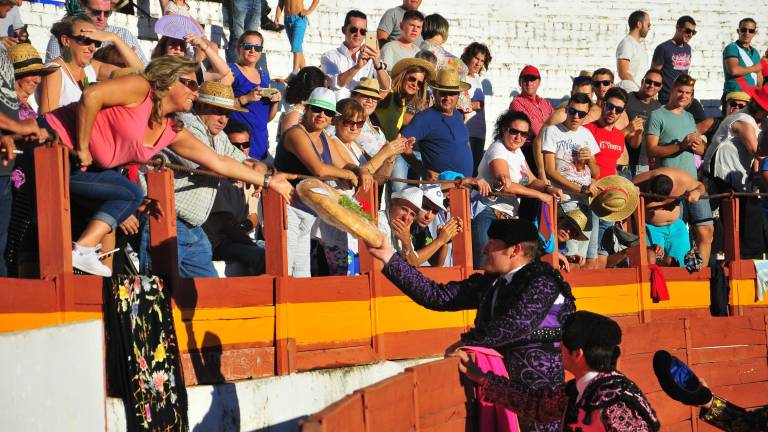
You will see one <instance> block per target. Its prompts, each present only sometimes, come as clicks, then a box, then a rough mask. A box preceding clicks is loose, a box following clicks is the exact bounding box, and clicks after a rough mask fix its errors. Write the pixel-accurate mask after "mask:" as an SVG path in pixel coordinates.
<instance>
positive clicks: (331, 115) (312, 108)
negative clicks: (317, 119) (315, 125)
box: [309, 105, 336, 118]
mask: <svg viewBox="0 0 768 432" xmlns="http://www.w3.org/2000/svg"><path fill="white" fill-rule="evenodd" d="M309 110H310V111H312V112H313V113H315V114H320V113H323V114H325V116H326V117H328V118H334V117H336V111H334V110H331V109H325V108H323V107H319V106H317V105H310V106H309Z"/></svg>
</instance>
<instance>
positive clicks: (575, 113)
mask: <svg viewBox="0 0 768 432" xmlns="http://www.w3.org/2000/svg"><path fill="white" fill-rule="evenodd" d="M565 112H566V114H568V115H569V116H573V117H576V118H579V119H583V118H584V117H586V116H587V114H589V113H588V112H587V111H580V110H577V109H576V108H574V107H568V108H567V109H566V110H565Z"/></svg>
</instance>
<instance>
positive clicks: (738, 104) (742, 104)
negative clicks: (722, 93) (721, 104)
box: [728, 100, 747, 109]
mask: <svg viewBox="0 0 768 432" xmlns="http://www.w3.org/2000/svg"><path fill="white" fill-rule="evenodd" d="M728 106H729V107H731V108H738V109H742V108H744V107H745V106H747V104H746V103H745V102H736V101H733V100H732V101H728Z"/></svg>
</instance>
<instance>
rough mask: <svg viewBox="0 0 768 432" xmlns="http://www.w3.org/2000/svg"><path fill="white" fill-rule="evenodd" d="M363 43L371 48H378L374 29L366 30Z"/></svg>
mask: <svg viewBox="0 0 768 432" xmlns="http://www.w3.org/2000/svg"><path fill="white" fill-rule="evenodd" d="M365 44H366V45H368V46H369V47H371V48H373V49H379V41H378V40H376V31H375V30H374V31H370V30H368V32H367V33H365Z"/></svg>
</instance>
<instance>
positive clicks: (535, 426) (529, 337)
mask: <svg viewBox="0 0 768 432" xmlns="http://www.w3.org/2000/svg"><path fill="white" fill-rule="evenodd" d="M538 249H539V233H538V231H537V230H536V228H535V227H534V226H533V224H532V223H531V222H529V221H526V220H523V219H507V220H501V219H499V220H495V221H493V222H492V223H491V226H490V227H489V228H488V242H487V243H486V244H485V248H484V250H483V254H484V255H485V262H484V264H483V266H484V270H485V273H484V274H480V273H476V274H473V275H472V276H470V277H469V278H468V279H465V280H463V281H457V282H450V283H447V284H441V283H438V282H435V281H433V280H430V279H428V278H427V277H426V276H424V275H423V274H421V273H420V272H419V271H418V270H416V269H415V268H414V267H413V266H411V265H409V264H408V263H407V262H406V261H405V260H404V259H403V258H402V257H401V256H400V255H397V254H395V251H394V250H393V249H392V248H391V247H390V246H389V242H388V239H387V238H385V241H384V243H383V244H382V246H381V247H380V248H369V250H370V253H371V255H372V256H373V257H374V258H377V259H379V260H381V261H382V262H384V268H383V269H382V272H383V273H384V276H386V277H387V279H389V280H390V281H391V282H392V283H393V284H395V286H397V287H398V288H400V289H401V290H402V291H403V292H404V293H405V294H406V295H408V296H409V297H410V298H412V299H413V300H414V301H416V302H417V303H418V304H420V305H422V306H424V307H426V308H429V309H432V310H440V311H458V310H467V309H476V310H477V316H476V318H475V326H474V328H472V329H470V330H469V331H468V332H466V333H464V334H463V335H462V336H461V344H463V345H474V346H481V347H487V348H493V349H495V350H497V351H498V352H499V353H500V354H502V356H503V357H504V365H505V366H506V368H507V371H508V373H509V376H510V380H511V381H512V382H514V383H516V384H517V385H519V386H521V388H526V389H530V390H542V391H549V390H551V389H553V388H554V387H555V386H557V385H559V384H562V383H563V368H562V364H561V355H560V348H559V347H558V346H557V345H556V343H557V342H558V341H559V340H560V326H561V323H562V322H564V321H565V318H566V317H568V316H569V315H570V314H571V313H573V311H574V309H575V306H574V298H573V295H572V294H571V287H570V286H569V285H568V284H567V283H566V282H565V281H564V280H563V278H562V276H561V275H560V273H559V272H557V271H556V270H555V269H553V268H552V267H551V266H549V265H548V264H546V263H542V262H539V261H538V260H537V259H536V258H537V254H538ZM522 426H523V430H535V431H555V430H558V429H559V422H558V421H557V419H556V418H551V419H547V420H545V421H543V422H538V421H533V419H531V421H530V422H527V423H524V424H523V425H522Z"/></svg>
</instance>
